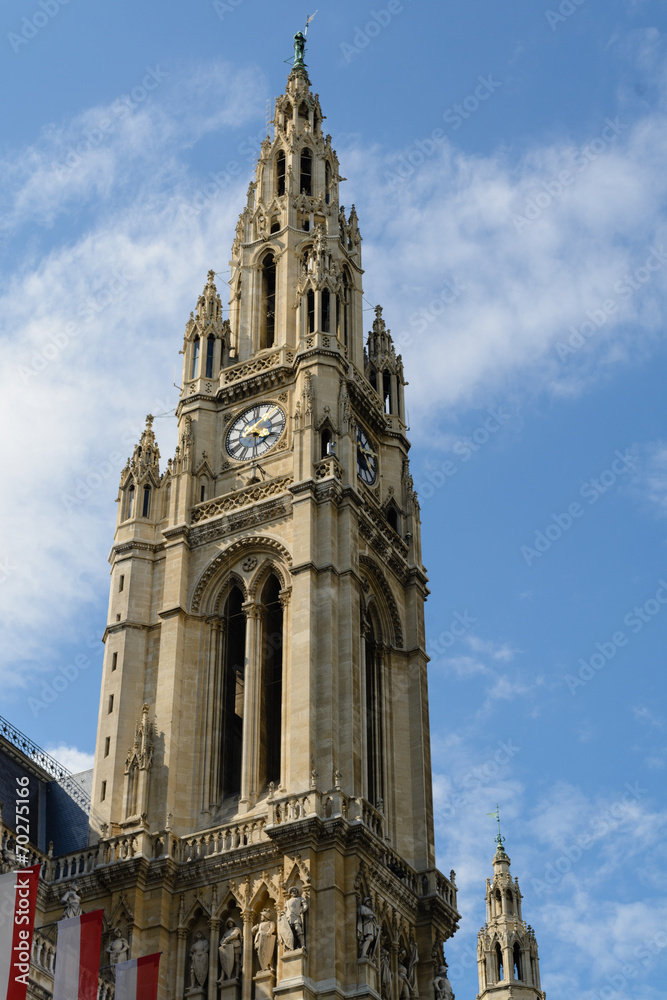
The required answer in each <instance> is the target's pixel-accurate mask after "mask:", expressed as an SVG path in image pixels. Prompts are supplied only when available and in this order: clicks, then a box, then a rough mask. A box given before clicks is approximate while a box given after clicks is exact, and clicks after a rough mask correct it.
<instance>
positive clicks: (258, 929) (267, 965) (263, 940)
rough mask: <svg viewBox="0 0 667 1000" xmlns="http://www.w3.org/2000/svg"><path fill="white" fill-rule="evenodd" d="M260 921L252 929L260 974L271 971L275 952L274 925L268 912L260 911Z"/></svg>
mask: <svg viewBox="0 0 667 1000" xmlns="http://www.w3.org/2000/svg"><path fill="white" fill-rule="evenodd" d="M260 917H261V920H260V921H259V923H258V924H255V926H254V927H253V929H252V933H253V935H254V941H253V943H254V945H255V951H256V952H257V959H258V961H259V967H260V969H261V970H262V972H266V971H267V970H268V969H273V954H274V952H275V950H276V925H275V924H274V922H273V920H272V919H271V914H270V912H269V910H266V909H265V910H262V912H261V913H260Z"/></svg>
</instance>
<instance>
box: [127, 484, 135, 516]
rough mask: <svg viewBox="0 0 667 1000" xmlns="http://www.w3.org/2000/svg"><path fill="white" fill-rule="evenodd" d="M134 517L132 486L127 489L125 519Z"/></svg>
mask: <svg viewBox="0 0 667 1000" xmlns="http://www.w3.org/2000/svg"><path fill="white" fill-rule="evenodd" d="M131 517H134V486H130V488H129V490H128V491H127V520H128V521H129V519H130V518H131Z"/></svg>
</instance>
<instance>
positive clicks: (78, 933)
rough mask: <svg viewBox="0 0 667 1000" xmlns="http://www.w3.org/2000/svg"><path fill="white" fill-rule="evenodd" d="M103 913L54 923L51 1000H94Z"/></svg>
mask: <svg viewBox="0 0 667 1000" xmlns="http://www.w3.org/2000/svg"><path fill="white" fill-rule="evenodd" d="M103 917H104V910H93V912H92V913H82V914H81V916H80V917H66V918H65V920H59V921H58V945H57V947H56V973H55V980H54V983H53V1000H97V982H98V978H99V971H100V948H101V946H102V919H103Z"/></svg>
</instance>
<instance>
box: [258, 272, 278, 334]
mask: <svg viewBox="0 0 667 1000" xmlns="http://www.w3.org/2000/svg"><path fill="white" fill-rule="evenodd" d="M261 282H262V296H261V298H262V305H261V310H262V311H261V318H260V321H261V325H260V336H259V349H260V350H262V349H263V348H267V347H273V344H274V341H275V336H276V259H275V257H274V256H273V254H272V253H270V254H267V256H266V257H265V258H264V260H263V261H262V274H261Z"/></svg>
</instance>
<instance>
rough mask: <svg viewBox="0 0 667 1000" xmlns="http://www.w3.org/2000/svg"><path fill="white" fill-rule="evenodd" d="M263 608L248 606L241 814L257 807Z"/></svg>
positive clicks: (245, 605)
mask: <svg viewBox="0 0 667 1000" xmlns="http://www.w3.org/2000/svg"><path fill="white" fill-rule="evenodd" d="M260 610H261V609H260V608H259V606H258V605H257V604H251V603H250V602H247V603H246V604H244V605H243V611H244V612H245V616H246V641H245V649H246V671H245V685H244V693H243V753H242V758H241V797H240V799H239V812H247V810H248V809H250V808H252V806H253V805H254V804H255V798H256V787H257V766H258V757H259V713H260V699H259V683H260V677H259V674H260V669H261V664H260V663H259V658H260V649H261V647H260V636H259V632H260Z"/></svg>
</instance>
